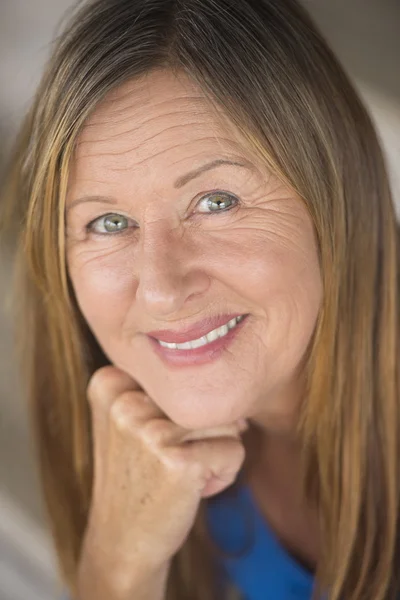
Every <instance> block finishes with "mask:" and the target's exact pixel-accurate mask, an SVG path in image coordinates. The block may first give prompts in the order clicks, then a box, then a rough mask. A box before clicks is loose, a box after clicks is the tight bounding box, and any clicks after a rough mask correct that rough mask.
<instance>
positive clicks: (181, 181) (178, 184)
mask: <svg viewBox="0 0 400 600" xmlns="http://www.w3.org/2000/svg"><path fill="white" fill-rule="evenodd" d="M223 165H231V166H235V167H242V168H245V169H252V168H254V167H252V165H251V163H250V162H248V161H243V162H240V161H234V160H227V159H224V158H218V159H216V160H213V161H211V162H209V163H207V164H205V165H202V166H201V167H199V168H198V169H195V170H194V171H190V172H189V173H186V175H182V176H181V177H179V178H178V179H177V180H176V181H175V183H174V188H176V189H179V188H182V187H183V186H185V185H186V184H187V183H189V182H190V181H192V180H193V179H195V178H196V177H199V176H200V175H202V174H203V173H206V172H207V171H210V170H211V169H216V168H217V167H221V166H223ZM84 202H101V203H104V202H105V203H106V204H116V203H117V201H116V200H115V199H114V198H111V197H110V196H83V197H82V198H77V199H76V200H73V201H72V202H71V203H70V204H69V205H68V206H67V209H66V210H67V212H68V211H70V210H71V209H72V208H73V207H74V206H76V205H77V204H83V203H84Z"/></svg>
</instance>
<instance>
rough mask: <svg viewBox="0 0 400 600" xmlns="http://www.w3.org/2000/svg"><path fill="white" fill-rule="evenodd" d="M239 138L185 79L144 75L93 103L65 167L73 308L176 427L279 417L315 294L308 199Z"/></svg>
mask: <svg viewBox="0 0 400 600" xmlns="http://www.w3.org/2000/svg"><path fill="white" fill-rule="evenodd" d="M238 139H239V138H238V136H237V135H235V133H234V131H233V129H232V127H231V126H229V124H228V122H227V120H226V119H224V118H223V116H222V115H217V113H216V111H215V110H212V109H211V107H210V106H209V104H208V103H207V101H206V100H205V98H204V97H203V95H202V94H201V92H200V90H199V89H198V88H197V87H195V86H194V85H193V84H192V83H190V82H189V81H188V80H186V79H185V78H184V77H183V76H182V77H179V79H178V78H176V76H173V75H172V74H171V73H168V72H161V71H159V72H153V73H151V74H150V75H148V76H147V77H145V78H143V79H142V80H140V81H134V82H129V83H127V84H124V86H122V87H121V88H120V89H118V90H116V91H114V92H112V93H111V94H109V95H108V96H107V98H106V99H105V100H104V101H103V102H102V104H101V105H99V106H98V107H97V109H96V110H95V111H94V113H93V115H92V117H91V118H90V119H89V121H88V122H87V124H86V126H85V128H84V130H83V131H82V133H81V135H80V138H79V140H78V144H77V148H76V153H75V161H74V165H73V169H72V172H71V177H70V185H69V190H68V197H67V220H66V222H67V236H68V239H67V263H68V270H69V275H70V278H71V281H72V284H73V287H74V290H75V294H76V298H77V301H78V304H79V307H80V309H81V311H82V313H83V315H84V317H85V319H86V321H87V322H88V324H89V326H90V328H91V329H92V331H93V333H94V335H95V336H96V338H97V340H98V342H99V344H100V345H101V347H102V348H103V350H104V352H105V354H106V355H107V356H108V357H109V359H110V361H111V362H112V363H113V364H115V365H116V366H118V367H119V368H121V369H123V370H124V371H126V372H127V373H129V374H130V375H131V376H132V377H133V378H135V379H136V380H137V381H138V383H139V384H140V385H141V386H142V387H143V389H144V390H145V391H146V392H147V393H148V394H149V395H150V396H151V397H152V398H153V400H154V401H155V402H156V403H157V404H158V405H159V406H160V408H161V409H162V410H163V411H164V412H165V413H166V414H167V415H168V416H169V417H170V418H171V419H172V420H174V421H175V422H176V423H178V424H180V425H182V426H184V427H188V428H202V427H212V426H215V425H221V424H226V423H230V422H232V421H234V420H236V419H238V418H242V417H245V418H248V417H253V418H254V419H256V420H259V421H260V423H261V422H262V423H263V424H264V425H266V426H267V427H268V426H269V425H271V427H273V426H274V424H276V423H279V422H282V423H284V422H286V421H289V420H290V419H291V418H292V416H293V413H294V411H295V406H296V402H298V399H299V394H300V393H301V390H300V388H299V379H300V373H301V365H302V361H303V359H304V355H305V352H306V350H307V347H308V345H309V342H310V339H311V337H312V333H313V330H314V327H315V323H316V319H317V315H318V311H319V307H320V303H321V278H320V271H319V264H318V255H317V247H316V242H315V236H314V232H313V226H312V222H311V219H310V217H309V214H308V212H307V210H306V207H305V205H304V203H303V202H302V201H301V200H300V199H299V198H297V197H296V196H295V194H294V193H293V192H292V191H291V190H290V189H289V188H287V187H285V186H284V185H283V184H282V183H281V182H280V181H279V180H278V179H277V178H276V177H275V176H274V175H272V174H271V173H269V172H268V171H266V169H265V168H262V167H261V166H260V165H259V164H257V161H256V160H255V159H252V158H251V157H250V156H249V151H248V149H246V147H245V145H244V144H240V143H239V141H238ZM244 315H246V316H245V318H243V319H242V318H241V317H242V316H244ZM236 317H239V318H236ZM228 322H230V323H229V326H228V328H226V327H224V325H225V324H227V323H228ZM211 331H212V333H211V334H210V335H208V336H206V334H207V333H209V332H211ZM160 341H161V342H162V343H161V344H160ZM189 342H192V343H189ZM176 344H178V345H177V346H176ZM181 344H185V345H184V346H183V347H182V346H181Z"/></svg>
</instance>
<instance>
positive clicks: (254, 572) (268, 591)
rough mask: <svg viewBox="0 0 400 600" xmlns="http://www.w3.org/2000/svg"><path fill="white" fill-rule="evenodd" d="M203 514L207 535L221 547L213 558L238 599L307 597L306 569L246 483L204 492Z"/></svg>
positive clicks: (309, 593)
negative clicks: (213, 493)
mask: <svg viewBox="0 0 400 600" xmlns="http://www.w3.org/2000/svg"><path fill="white" fill-rule="evenodd" d="M206 516H207V525H208V528H209V531H210V534H211V538H212V539H213V541H214V543H215V544H216V545H217V546H218V548H220V549H221V550H222V551H223V552H224V553H227V555H226V556H224V557H223V558H222V559H219V565H218V566H219V567H220V569H221V572H222V577H223V578H224V579H225V580H229V581H230V582H231V583H233V584H234V585H235V586H236V588H237V589H238V590H239V591H240V592H241V593H242V595H243V598H244V600H265V598H268V599H269V600H311V597H312V592H313V583H314V578H313V576H312V574H311V573H310V572H309V571H307V570H306V569H305V568H304V567H302V566H301V565H300V564H299V563H297V562H296V561H295V560H294V559H293V558H292V557H291V556H290V555H289V553H288V552H287V551H286V550H285V549H284V548H283V546H282V545H281V544H280V542H279V540H278V539H277V537H276V535H275V534H274V533H273V531H272V530H271V529H270V528H269V526H268V524H267V523H266V521H265V519H264V518H263V516H262V515H261V512H260V511H259V509H258V507H257V505H256V503H255V501H254V498H253V496H252V494H251V491H250V488H249V487H248V486H246V485H243V484H242V485H240V486H237V485H235V486H232V488H231V489H228V490H225V491H224V492H222V493H221V494H217V495H216V496H213V497H212V498H209V499H208V500H207V512H206ZM228 554H229V555H228Z"/></svg>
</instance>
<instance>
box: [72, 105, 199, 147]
mask: <svg viewBox="0 0 400 600" xmlns="http://www.w3.org/2000/svg"><path fill="white" fill-rule="evenodd" d="M188 113H189V114H190V115H192V112H189V111H188ZM175 114H176V111H172V112H170V113H164V114H162V115H156V116H153V117H149V118H148V119H147V120H145V121H143V122H142V123H140V124H139V125H136V124H135V126H134V127H132V128H131V129H127V130H126V131H120V132H118V133H115V134H113V135H110V136H107V137H105V138H93V139H92V138H89V139H81V140H79V141H78V143H77V146H78V145H79V146H82V145H85V144H91V143H101V142H107V141H109V140H112V139H114V138H118V137H120V136H124V135H130V134H133V133H137V132H138V131H140V129H142V128H143V127H145V126H146V125H148V124H149V123H152V122H155V121H156V120H158V119H163V118H165V117H170V116H173V115H175ZM180 114H182V113H180ZM193 116H196V117H198V116H200V115H198V114H197V113H196V114H195V115H193ZM127 120H128V119H127ZM194 125H199V126H203V123H202V122H201V121H198V122H196V121H193V122H188V123H178V124H176V125H171V126H169V127H167V128H166V129H162V130H161V131H158V132H157V133H155V134H154V135H153V136H151V137H150V138H146V140H144V142H143V143H146V142H147V141H149V140H151V139H153V138H155V137H156V136H157V135H160V134H162V133H164V132H166V131H169V130H170V129H176V128H179V127H187V126H194Z"/></svg>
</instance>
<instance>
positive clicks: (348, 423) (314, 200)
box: [4, 0, 400, 600]
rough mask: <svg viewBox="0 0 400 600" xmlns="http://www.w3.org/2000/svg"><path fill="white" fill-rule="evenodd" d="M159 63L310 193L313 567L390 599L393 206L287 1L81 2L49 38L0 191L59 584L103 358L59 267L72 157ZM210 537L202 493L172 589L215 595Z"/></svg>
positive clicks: (86, 487) (82, 510)
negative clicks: (316, 259)
mask: <svg viewBox="0 0 400 600" xmlns="http://www.w3.org/2000/svg"><path fill="white" fill-rule="evenodd" d="M158 68H166V69H172V70H176V71H180V72H184V73H185V74H186V75H187V76H189V77H190V78H191V79H192V80H193V81H194V82H196V83H197V84H198V86H199V87H200V88H201V89H202V90H203V92H204V93H205V94H206V95H207V97H208V98H209V99H210V102H211V103H214V104H216V105H218V106H219V107H220V108H222V109H223V111H224V112H225V114H226V116H227V117H228V118H229V119H230V121H231V122H232V123H233V124H234V125H235V126H236V128H237V130H238V131H239V132H240V134H241V136H242V138H244V139H245V140H246V141H247V142H248V144H249V147H250V148H251V149H252V151H254V152H255V153H257V155H258V156H259V157H260V158H261V159H262V160H263V161H264V164H265V165H266V166H268V168H269V169H272V170H273V171H274V172H275V173H276V174H277V175H278V176H279V177H280V178H281V179H282V181H284V182H285V183H286V184H287V185H289V186H290V187H291V188H292V189H293V190H295V191H296V193H297V194H298V195H299V196H300V197H301V198H302V200H303V201H304V202H305V203H306V206H307V208H308V210H309V213H310V215H311V217H312V219H313V222H314V227H315V232H316V237H317V240H318V248H319V255H320V264H321V272H322V279H323V290H324V294H323V303H322V307H321V310H320V314H319V316H318V321H317V324H316V329H315V334H314V337H313V343H312V347H311V350H310V354H309V359H308V362H307V369H306V374H307V396H306V398H305V400H304V402H303V404H302V415H301V419H300V423H299V432H298V433H299V436H301V442H302V448H303V449H304V483H305V488H306V490H307V493H308V494H309V497H310V499H311V498H312V500H313V501H314V502H316V503H317V506H318V509H319V515H320V524H321V532H322V540H323V543H322V553H321V556H320V560H319V561H318V568H317V573H316V580H317V582H318V589H319V590H322V591H327V590H328V591H329V597H330V598H331V600H339V598H341V599H349V598H351V599H352V600H361V599H362V598H364V599H365V598H373V599H374V600H384V599H386V598H391V597H392V595H393V594H394V592H395V590H396V589H397V581H396V576H395V574H396V572H397V570H398V568H399V564H400V562H399V561H400V554H399V548H398V537H399V525H398V515H399V456H400V454H399V450H400V448H399V439H400V423H399V390H398V385H399V383H398V382H399V377H398V373H399V366H398V332H399V322H398V310H399V309H398V257H397V250H398V242H397V232H396V222H395V216H394V211H393V205H392V199H391V194H390V189H389V184H388V177H387V173H386V169H385V164H384V160H383V157H382V152H381V149H380V145H379V142H378V140H377V137H376V134H375V131H374V128H373V126H372V124H371V120H370V118H369V116H368V114H367V112H366V110H365V109H364V107H363V105H362V103H361V102H360V100H359V98H358V96H357V94H356V93H355V91H354V89H353V88H352V86H351V84H350V83H349V81H348V78H347V76H346V75H345V73H344V72H343V69H342V68H341V66H340V65H339V64H338V61H337V60H336V58H335V57H334V55H333V54H332V52H331V51H330V49H329V48H328V47H327V44H326V42H325V41H324V39H323V38H322V36H321V35H320V34H319V33H318V31H317V30H316V28H315V26H314V24H313V23H312V21H311V19H310V18H309V16H308V15H307V13H306V12H305V11H304V9H302V8H301V7H300V6H299V4H298V3H297V2H296V1H295V0H95V1H92V2H89V3H85V4H83V5H82V6H80V7H78V8H77V10H76V13H75V14H74V16H73V17H72V18H71V19H70V21H69V22H68V25H67V27H66V28H65V29H64V31H63V33H62V34H61V36H60V37H59V39H58V40H57V42H56V44H55V47H54V49H53V52H52V56H51V59H50V61H49V64H48V66H47V69H46V71H45V74H44V76H43V79H42V82H41V84H40V87H39V89H38V92H37V95H36V99H35V101H34V104H33V107H32V109H31V110H30V112H29V114H28V116H27V118H26V121H25V124H24V126H23V128H22V131H21V133H20V136H19V141H18V144H17V148H16V151H15V157H14V162H13V165H12V167H11V169H10V177H9V183H8V187H7V190H6V194H5V196H4V202H5V204H4V206H5V213H6V219H7V220H8V222H9V223H11V224H12V225H13V226H15V231H16V232H17V234H18V235H17V246H18V248H17V254H18V276H17V288H16V294H15V298H16V300H17V299H18V302H16V307H17V308H16V310H17V322H18V324H19V327H20V339H21V342H22V343H21V351H22V353H23V359H24V362H23V364H24V369H25V374H24V378H25V381H26V385H27V393H28V396H29V400H30V407H31V413H32V417H33V422H34V429H35V432H36V438H37V444H38V449H39V456H40V466H41V473H42V479H43V489H44V495H45V499H46V502H47V507H48V511H49V515H50V522H51V527H52V533H53V536H54V540H55V545H56V548H57V552H58V557H59V563H60V567H61V573H62V576H63V579H64V581H65V582H66V583H67V585H69V587H70V589H71V590H72V591H73V590H74V589H75V582H76V572H77V565H78V562H79V555H80V550H81V545H82V539H83V535H84V531H85V527H86V524H87V518H88V512H89V507H90V498H91V486H92V476H93V465H92V460H93V459H92V438H91V425H90V414H89V410H88V405H87V401H86V386H87V383H88V379H89V378H90V376H91V375H92V373H93V372H94V371H95V370H96V369H97V368H99V367H100V366H101V365H102V364H103V363H104V361H105V359H104V356H103V355H102V353H101V351H100V349H99V347H98V345H97V343H96V340H95V339H94V337H93V335H92V334H91V332H90V331H89V328H88V327H87V325H86V324H85V321H84V319H83V317H82V315H81V314H80V313H79V310H78V308H77V305H76V302H75V300H74V295H73V291H72V288H71V285H70V282H69V279H68V274H67V270H66V264H65V240H64V236H65V232H64V206H65V194H66V186H67V180H68V173H69V164H70V162H71V159H72V156H73V151H74V145H75V142H76V139H77V136H78V134H79V132H80V130H81V128H82V127H83V126H84V124H85V121H86V119H87V117H88V115H89V114H91V112H92V111H93V110H94V109H95V107H96V106H97V105H98V103H99V101H100V100H101V99H102V98H104V96H105V95H106V94H107V93H108V92H109V91H110V90H111V89H114V88H116V86H118V85H120V84H122V83H123V82H125V81H127V80H128V79H134V78H136V77H139V76H141V75H143V74H145V73H148V72H150V71H151V70H153V69H158ZM207 547H208V546H207V532H206V530H205V525H204V503H202V504H201V508H200V510H199V513H198V517H197V520H196V523H195V526H194V528H193V530H192V531H191V532H190V534H189V537H188V539H187V541H186V542H185V544H184V545H183V547H182V548H181V550H180V551H179V552H178V553H177V555H176V556H175V558H174V560H173V564H172V568H171V574H170V578H169V584H168V599H169V600H187V599H188V598H190V599H192V600H211V599H212V598H216V597H217V596H216V591H215V585H214V584H215V581H214V575H213V570H212V568H211V567H210V568H207V564H208V563H209V562H210V559H209V553H208V551H207ZM266 560H268V558H267V557H266ZM219 598H220V597H219Z"/></svg>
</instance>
